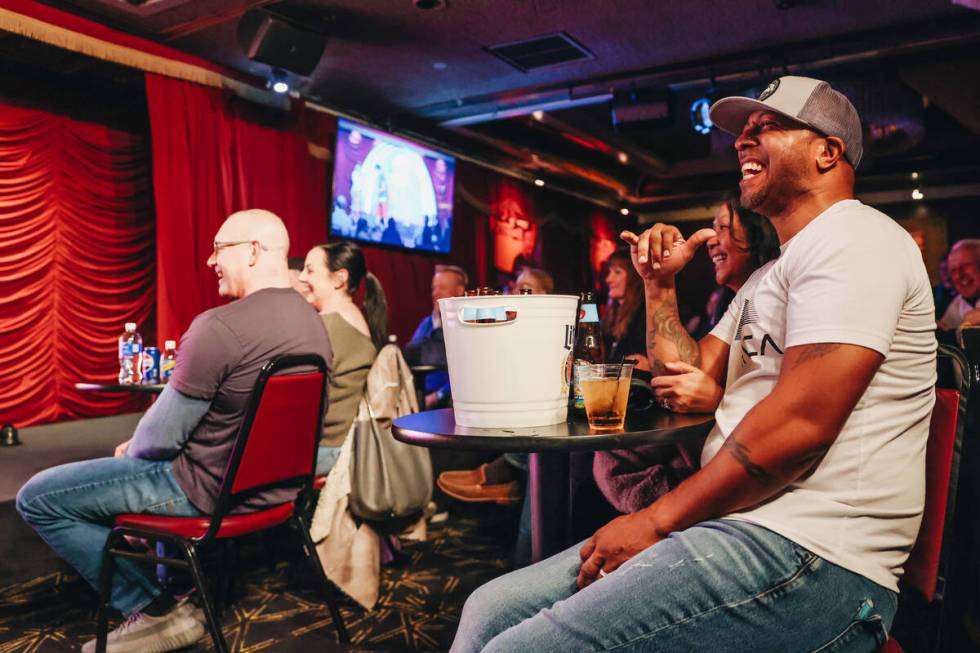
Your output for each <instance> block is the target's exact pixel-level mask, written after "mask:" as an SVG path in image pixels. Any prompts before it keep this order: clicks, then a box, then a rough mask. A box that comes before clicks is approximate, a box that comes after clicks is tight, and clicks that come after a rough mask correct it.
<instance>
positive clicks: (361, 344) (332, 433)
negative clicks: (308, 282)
mask: <svg viewBox="0 0 980 653" xmlns="http://www.w3.org/2000/svg"><path fill="white" fill-rule="evenodd" d="M320 317H321V318H323V325H324V326H325V327H326V328H327V335H328V336H330V347H331V349H332V350H333V365H332V366H331V370H332V373H331V375H330V386H329V388H328V390H327V400H328V404H327V414H326V415H324V417H323V437H322V438H321V439H320V446H321V447H339V446H340V445H342V444H343V443H344V439H345V438H346V437H347V432H348V431H349V430H350V425H351V423H352V422H353V421H354V418H355V417H356V416H357V405H358V402H360V400H361V396H362V394H363V393H364V384H365V382H366V381H367V375H368V371H369V370H370V369H371V364H372V363H374V359H375V358H376V357H377V355H378V350H377V349H375V348H374V343H373V342H371V339H370V338H369V337H367V336H366V335H364V334H363V333H361V332H360V331H358V330H357V329H355V328H354V326H353V325H352V324H351V323H350V322H348V321H347V320H345V319H344V318H342V317H341V316H340V314H339V313H328V314H327V315H321V316H320Z"/></svg>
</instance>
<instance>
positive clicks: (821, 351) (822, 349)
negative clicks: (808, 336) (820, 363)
mask: <svg viewBox="0 0 980 653" xmlns="http://www.w3.org/2000/svg"><path fill="white" fill-rule="evenodd" d="M840 346H841V345H840V343H837V342H820V343H817V344H814V345H809V346H807V347H806V348H805V349H803V350H802V351H801V352H800V355H799V356H797V357H796V360H795V361H794V363H793V367H794V368H795V367H796V366H798V365H799V364H800V363H806V362H808V361H812V360H816V359H818V358H823V357H824V356H827V355H829V354H832V353H833V352H835V351H837V350H838V349H839V348H840Z"/></svg>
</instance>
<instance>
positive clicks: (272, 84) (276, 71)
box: [265, 68, 289, 95]
mask: <svg viewBox="0 0 980 653" xmlns="http://www.w3.org/2000/svg"><path fill="white" fill-rule="evenodd" d="M265 86H266V88H268V89H272V92H273V93H278V94H279V95H285V94H286V93H289V75H287V74H286V71H285V70H282V69H280V68H273V69H272V73H271V74H270V75H269V81H267V82H266V83H265Z"/></svg>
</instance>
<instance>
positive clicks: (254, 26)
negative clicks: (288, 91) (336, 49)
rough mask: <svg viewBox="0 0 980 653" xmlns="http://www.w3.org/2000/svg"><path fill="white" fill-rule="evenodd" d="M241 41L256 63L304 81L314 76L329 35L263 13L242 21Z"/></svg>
mask: <svg viewBox="0 0 980 653" xmlns="http://www.w3.org/2000/svg"><path fill="white" fill-rule="evenodd" d="M238 41H239V43H241V46H242V49H243V50H244V51H245V54H246V56H248V58H249V59H251V60H252V61H257V62H259V63H264V64H268V65H269V66H273V67H274V68H282V69H283V70H288V71H289V72H292V73H295V74H297V75H301V76H303V77H308V76H309V75H310V73H312V72H313V70H314V69H315V68H316V66H317V64H318V63H319V62H320V57H322V56H323V50H324V48H326V46H327V36H326V34H323V33H322V32H318V31H313V30H310V29H305V28H304V27H302V26H300V25H298V24H297V23H295V22H293V21H290V20H288V19H285V18H283V17H281V16H278V15H274V14H273V13H271V12H267V11H263V10H261V9H259V10H254V11H250V12H248V13H246V14H245V15H243V16H242V17H241V19H240V20H239V21H238Z"/></svg>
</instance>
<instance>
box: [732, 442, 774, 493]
mask: <svg viewBox="0 0 980 653" xmlns="http://www.w3.org/2000/svg"><path fill="white" fill-rule="evenodd" d="M722 448H723V449H727V450H728V452H729V453H730V454H731V455H732V458H734V459H735V460H737V461H738V463H739V464H740V465H741V466H742V467H743V468H744V469H745V471H746V472H747V473H748V475H749V476H751V477H752V478H754V479H756V480H757V481H762V482H763V483H772V482H775V481H777V480H778V479H777V478H776V476H775V475H773V474H770V473H769V472H768V471H767V470H766V469H765V468H764V467H762V466H761V465H758V464H756V463H754V462H752V458H751V457H750V454H751V451H749V448H748V447H746V446H745V445H744V444H741V443H740V442H738V441H737V440H736V439H735V436H734V435H732V436H729V437H728V439H727V440H725V444H724V446H723V447H722Z"/></svg>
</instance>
